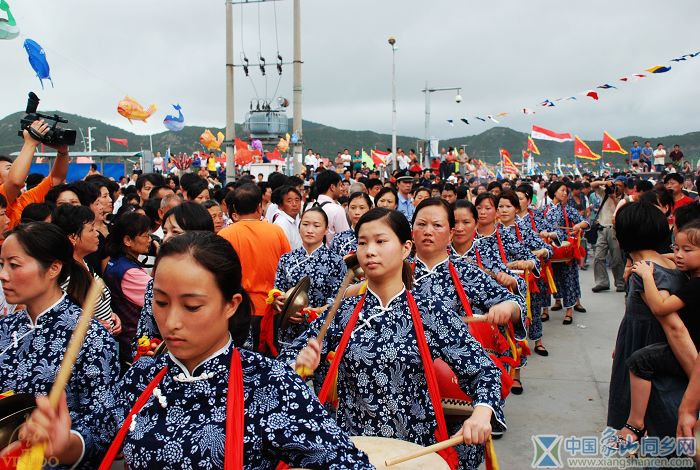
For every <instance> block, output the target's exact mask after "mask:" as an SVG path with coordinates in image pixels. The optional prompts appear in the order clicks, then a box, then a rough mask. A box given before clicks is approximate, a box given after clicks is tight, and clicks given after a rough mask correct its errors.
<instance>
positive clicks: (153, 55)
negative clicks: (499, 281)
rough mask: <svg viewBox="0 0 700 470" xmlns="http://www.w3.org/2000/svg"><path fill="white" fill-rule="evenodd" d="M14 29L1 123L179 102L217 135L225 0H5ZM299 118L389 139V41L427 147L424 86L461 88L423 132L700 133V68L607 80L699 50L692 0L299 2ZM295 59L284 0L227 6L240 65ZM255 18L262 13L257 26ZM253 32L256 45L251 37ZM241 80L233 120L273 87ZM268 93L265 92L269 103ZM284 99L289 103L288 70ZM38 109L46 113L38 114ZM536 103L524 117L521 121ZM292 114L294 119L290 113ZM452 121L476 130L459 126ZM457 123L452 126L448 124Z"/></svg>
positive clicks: (408, 122)
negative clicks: (38, 55)
mask: <svg viewBox="0 0 700 470" xmlns="http://www.w3.org/2000/svg"><path fill="white" fill-rule="evenodd" d="M8 1H9V3H10V6H11V8H12V11H13V13H14V15H15V17H16V19H17V21H18V23H19V26H20V28H21V30H22V36H20V37H19V38H17V39H15V40H12V41H0V60H1V62H0V64H2V65H1V66H0V89H1V90H2V99H0V116H5V115H7V114H9V113H12V112H15V111H19V110H21V109H24V106H25V104H26V95H27V92H28V91H29V90H34V91H35V92H36V93H37V94H39V96H40V98H41V99H42V104H41V107H43V108H44V109H55V108H58V109H62V110H65V111H69V112H72V113H76V114H81V115H85V116H90V117H95V118H98V119H101V120H104V121H106V122H109V123H110V124H115V125H118V126H120V127H123V128H125V129H129V130H131V131H133V132H137V133H149V132H153V133H156V132H161V131H162V130H164V127H163V125H162V120H163V118H164V117H165V115H166V114H168V113H170V112H172V108H170V104H171V103H180V104H181V105H182V107H183V112H184V114H185V118H186V121H187V123H188V124H196V125H210V126H219V127H222V126H223V125H224V119H225V109H224V99H225V70H224V64H225V54H224V50H225V7H224V2H222V1H221V0H217V1H212V0H197V1H193V0H189V1H184V0H169V1H167V2H166V1H164V0H158V1H156V0H152V1H146V2H144V1H142V0H138V1H137V0H122V1H119V2H106V1H86V0H83V1H77V0H61V1H55V0H31V1H27V0H8ZM301 4H302V56H303V60H304V65H303V72H302V74H303V88H304V97H303V117H304V119H306V120H311V121H316V122H320V123H323V124H327V125H331V126H334V127H339V128H347V129H355V130H361V129H370V130H374V131H378V132H387V133H389V132H391V49H390V47H389V45H388V43H387V38H388V36H390V35H394V36H396V38H397V40H398V42H397V46H398V48H399V49H398V51H397V52H396V64H397V65H396V67H397V99H398V132H399V134H400V135H410V136H417V137H423V135H424V96H423V93H421V92H420V90H421V89H422V88H423V87H424V84H425V81H426V80H428V81H429V82H430V84H431V86H433V87H451V86H455V87H462V92H461V94H462V96H463V102H462V103H461V104H457V103H455V101H454V93H452V92H441V93H434V94H433V95H432V120H431V121H432V124H431V127H432V131H433V132H432V133H433V135H435V136H437V137H440V138H451V137H459V136H462V135H469V134H477V133H480V132H482V131H484V130H485V129H487V128H488V127H489V126H493V125H495V124H493V123H489V124H485V123H481V122H480V121H477V120H475V119H473V118H472V117H473V116H474V115H479V116H486V115H488V114H493V115H495V114H497V113H499V112H509V113H511V115H509V116H508V117H506V118H503V119H502V120H501V125H505V126H509V127H512V128H515V129H518V130H521V131H528V130H529V127H530V125H531V124H533V123H534V124H538V125H541V126H544V127H548V128H551V129H554V130H556V131H560V132H565V131H569V132H573V133H577V134H579V135H581V136H582V137H584V138H589V139H593V138H595V139H599V138H600V137H601V134H602V131H603V130H604V129H605V130H607V131H608V132H610V133H611V134H612V135H614V136H617V137H623V136H626V135H631V134H635V135H645V136H661V135H667V134H681V133H685V132H690V131H696V130H700V119H698V103H700V87H699V86H698V79H699V78H700V57H698V58H696V59H692V60H689V61H686V62H681V63H673V64H672V65H673V69H672V70H671V72H669V73H666V74H661V75H656V76H653V77H650V78H645V79H642V80H639V81H637V82H633V83H629V84H625V83H622V82H619V81H617V79H618V78H619V77H621V76H624V75H631V74H634V73H638V72H641V71H643V70H644V69H646V68H648V67H651V66H655V65H668V64H669V60H670V59H672V58H674V57H677V56H679V55H682V54H686V53H690V52H695V51H698V50H700V39H699V38H698V22H697V21H698V18H700V2H698V1H697V0H672V1H665V2H659V1H657V0H616V1H610V0H588V1H585V2H562V1H554V0H528V1H523V0H501V1H498V2H495V1H494V2H486V1H479V2H477V1H467V0H450V1H448V0H430V1H427V0H353V1H350V0H345V1H340V0H302V1H301ZM275 8H276V12H277V36H278V38H279V51H280V53H281V54H282V56H283V57H284V59H285V61H287V60H289V61H291V59H292V52H293V51H292V1H291V0H281V1H278V2H274V3H273V2H266V3H263V4H260V5H259V6H258V5H256V4H249V5H243V6H241V5H237V6H235V7H234V16H235V33H234V37H235V39H234V43H235V51H236V53H235V56H236V59H235V62H236V63H240V56H241V52H242V48H244V49H245V52H246V54H247V56H248V57H249V59H250V60H251V62H255V61H256V59H257V55H258V51H260V50H261V48H260V46H259V44H262V50H261V52H262V55H263V56H264V57H266V58H267V60H268V63H269V62H274V60H273V58H274V57H275V56H276V53H277V45H276V37H275V36H276V35H275V14H274V13H275ZM258 12H259V16H258ZM258 21H259V22H260V25H261V34H260V35H259V34H258ZM26 37H29V38H32V39H34V40H36V41H37V42H39V44H41V45H42V46H44V48H45V50H46V53H47V57H48V60H49V63H50V65H51V69H52V77H53V81H54V84H55V88H53V89H52V88H51V85H50V84H49V83H48V82H45V86H46V87H47V89H46V90H44V91H42V90H41V87H40V85H39V81H38V79H37V78H36V77H35V75H34V72H33V70H32V69H31V68H30V66H29V64H28V61H27V58H26V53H25V52H24V49H23V48H22V42H23V40H24V38H26ZM606 82H607V83H611V84H615V85H616V86H619V89H618V90H611V91H604V90H598V91H599V92H600V101H598V102H594V101H593V100H591V99H590V98H586V97H582V96H579V97H578V100H577V101H568V102H561V103H557V107H555V108H548V109H544V108H541V107H538V103H539V102H541V101H542V100H544V99H546V98H547V99H551V100H554V99H556V98H561V97H566V96H570V95H574V94H576V93H578V92H581V91H585V90H587V89H589V88H594V87H595V86H597V85H600V84H603V83H606ZM277 83H278V76H277V72H276V70H274V66H272V67H269V68H268V78H267V82H266V81H265V79H264V78H262V77H261V75H260V72H259V70H257V69H254V68H251V79H248V78H246V77H245V76H244V75H243V72H242V70H241V69H237V71H236V84H235V99H236V104H235V111H236V121H237V122H241V121H242V120H243V117H244V114H245V112H246V110H247V108H248V104H249V102H250V100H251V98H255V96H256V93H255V91H254V87H255V88H257V92H258V94H259V96H260V97H261V98H263V97H271V96H273V94H274V90H275V88H276V87H277ZM266 90H267V92H266ZM127 93H128V94H129V95H131V96H132V97H134V98H135V99H137V100H138V101H140V102H141V104H143V105H144V106H148V105H149V104H150V103H156V104H157V105H158V108H159V109H158V112H157V113H156V115H154V116H153V117H152V118H151V119H150V120H149V123H148V124H144V123H141V122H135V123H134V124H133V125H130V124H129V123H128V122H127V121H126V119H124V118H122V117H121V116H119V115H118V114H117V111H116V107H117V102H118V101H119V100H120V99H122V98H123V97H124V95H125V94H127ZM278 95H281V96H285V97H288V98H289V100H290V102H291V98H292V67H291V66H288V67H285V68H284V72H283V75H282V79H281V82H280V83H279V92H278ZM41 107H40V109H41ZM522 107H530V108H533V109H535V110H536V111H537V114H535V115H534V116H524V115H522V114H519V113H518V111H519V109H520V108H522ZM288 114H289V116H290V117H291V115H292V110H291V107H290V108H289V110H288ZM460 117H467V118H468V119H469V121H470V123H471V125H469V126H465V125H464V124H462V123H461V122H459V118H460ZM450 118H451V119H454V120H455V126H454V127H450V126H449V125H448V124H447V122H446V120H447V119H450Z"/></svg>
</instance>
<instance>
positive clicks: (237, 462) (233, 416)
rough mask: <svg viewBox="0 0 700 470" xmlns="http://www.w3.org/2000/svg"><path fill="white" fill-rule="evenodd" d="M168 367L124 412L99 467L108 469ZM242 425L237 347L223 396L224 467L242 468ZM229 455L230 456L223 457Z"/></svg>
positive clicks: (239, 363) (241, 398)
mask: <svg viewBox="0 0 700 470" xmlns="http://www.w3.org/2000/svg"><path fill="white" fill-rule="evenodd" d="M167 371H168V367H167V366H166V367H163V368H162V369H161V370H160V372H158V374H157V375H156V376H155V377H154V378H153V380H151V382H150V383H149V384H148V386H147V387H146V389H145V390H144V391H143V392H142V393H141V395H140V396H139V398H138V399H137V400H136V403H135V404H134V406H133V408H131V411H129V414H128V415H127V416H126V420H125V421H124V424H122V427H121V428H120V429H119V432H118V433H117V436H116V437H115V438H114V441H112V445H110V447H109V450H108V451H107V454H105V457H104V459H103V460H102V463H101V464H100V467H99V470H109V469H110V468H111V467H112V463H113V462H114V459H115V457H116V456H117V453H118V452H119V450H120V449H121V447H122V444H123V443H124V439H125V438H126V434H127V433H128V432H129V426H130V425H131V422H132V420H133V419H135V418H136V415H137V414H138V413H139V412H140V411H141V409H142V408H143V407H144V406H145V405H146V403H147V402H148V400H149V399H150V398H151V396H152V394H153V390H154V389H155V388H156V387H157V386H158V384H159V383H160V381H161V380H163V377H164V376H165V373H166V372H167ZM243 426H244V398H243V370H242V367H241V355H240V353H239V352H238V349H235V348H234V350H233V353H232V354H231V366H230V368H229V376H228V394H227V397H226V428H225V429H226V441H225V444H224V470H241V469H242V468H243V429H244V428H243ZM227 456H230V457H229V458H226V457H227Z"/></svg>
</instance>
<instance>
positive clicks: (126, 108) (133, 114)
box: [117, 96, 157, 124]
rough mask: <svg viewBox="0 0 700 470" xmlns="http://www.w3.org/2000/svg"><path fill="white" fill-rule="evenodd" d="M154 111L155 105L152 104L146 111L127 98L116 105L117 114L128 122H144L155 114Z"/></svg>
mask: <svg viewBox="0 0 700 470" xmlns="http://www.w3.org/2000/svg"><path fill="white" fill-rule="evenodd" d="M156 109H157V108H156V105H154V104H152V105H150V106H149V107H148V109H143V106H141V104H140V103H139V102H138V101H136V100H135V99H133V98H130V97H128V96H127V97H125V98H124V99H123V100H121V101H120V102H119V104H118V105H117V112H118V113H119V114H121V115H122V116H124V117H125V118H127V119H128V120H129V122H131V120H132V119H134V120H136V121H143V122H146V119H148V118H149V117H151V115H152V114H153V113H155V112H156ZM132 124H133V123H132Z"/></svg>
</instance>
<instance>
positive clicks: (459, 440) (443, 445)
mask: <svg viewBox="0 0 700 470" xmlns="http://www.w3.org/2000/svg"><path fill="white" fill-rule="evenodd" d="M459 444H464V437H463V436H461V435H459V436H456V437H453V438H451V439H447V440H446V441H442V442H438V443H437V444H433V445H431V446H428V447H425V448H423V449H420V450H416V451H414V452H411V453H410V454H405V455H402V456H400V457H394V458H391V459H386V460H385V461H384V465H386V466H387V467H391V466H392V465H396V464H399V463H402V462H406V461H408V460H413V459H417V458H418V457H423V456H424V455H428V454H432V453H434V452H440V451H441V450H445V449H447V448H449V447H454V446H456V445H459Z"/></svg>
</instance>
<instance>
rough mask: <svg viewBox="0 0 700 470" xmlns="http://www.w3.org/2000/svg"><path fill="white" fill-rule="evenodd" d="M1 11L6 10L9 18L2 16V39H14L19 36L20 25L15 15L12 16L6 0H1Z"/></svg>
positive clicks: (0, 26) (0, 33)
mask: <svg viewBox="0 0 700 470" xmlns="http://www.w3.org/2000/svg"><path fill="white" fill-rule="evenodd" d="M0 11H4V12H5V14H6V15H7V19H5V18H0V39H6V40H9V39H14V38H16V37H17V36H19V26H17V21H15V17H14V16H12V12H11V11H10V5H8V4H7V2H6V1H5V0H0Z"/></svg>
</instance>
